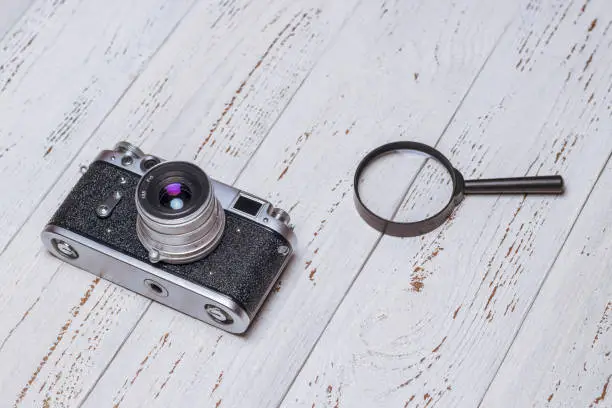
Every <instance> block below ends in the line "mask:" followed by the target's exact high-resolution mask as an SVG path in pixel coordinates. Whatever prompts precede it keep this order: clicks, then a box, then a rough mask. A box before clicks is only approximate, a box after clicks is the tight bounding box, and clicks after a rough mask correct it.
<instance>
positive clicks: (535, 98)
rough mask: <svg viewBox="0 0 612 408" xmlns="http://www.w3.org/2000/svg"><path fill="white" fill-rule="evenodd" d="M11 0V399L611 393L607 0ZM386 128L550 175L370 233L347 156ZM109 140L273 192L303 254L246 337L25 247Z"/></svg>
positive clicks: (1, 62) (458, 157)
mask: <svg viewBox="0 0 612 408" xmlns="http://www.w3.org/2000/svg"><path fill="white" fill-rule="evenodd" d="M4 3H7V4H8V3H9V2H0V7H1V8H0V14H2V13H1V12H2V11H3V9H6V11H7V13H6V14H2V15H3V17H2V18H0V33H2V31H1V30H2V29H3V24H4V26H6V27H7V28H6V35H4V37H1V36H0V38H2V39H1V40H0V41H1V42H0V66H2V68H0V108H1V109H0V147H2V149H3V152H2V153H0V169H1V171H2V174H3V176H5V177H9V178H10V179H11V180H12V182H11V186H12V189H13V190H12V194H11V195H4V196H2V197H0V200H1V202H2V207H1V209H0V226H1V227H2V229H3V231H4V232H5V233H4V234H3V235H2V237H0V248H3V249H2V253H1V254H0V261H1V262H0V265H1V266H0V282H1V283H2V285H3V287H5V288H8V289H6V290H4V291H3V292H2V293H0V316H1V320H2V323H3V324H2V325H0V360H1V361H2V362H3V365H2V369H1V370H0V396H1V400H2V401H6V404H8V405H9V406H10V405H14V406H31V405H33V406H48V407H53V406H79V405H83V406H86V407H97V406H120V407H131V406H193V405H198V406H200V405H203V406H212V407H217V408H218V407H235V406H244V407H250V406H253V407H261V406H277V405H279V404H282V405H283V406H308V407H310V406H312V405H313V404H314V405H315V406H349V407H361V406H363V407H366V406H367V407H370V406H385V407H386V406H400V407H401V406H417V405H418V406H421V407H422V406H430V407H431V406H475V405H478V403H479V402H481V401H482V400H483V398H484V403H483V406H506V405H508V406H514V405H516V406H524V405H530V404H531V403H533V404H536V405H538V404H539V405H546V404H549V405H550V406H555V405H556V406H568V404H570V403H574V402H575V403H576V404H577V405H578V406H580V405H581V404H586V405H588V404H595V403H596V402H597V403H598V405H599V406H605V404H607V403H609V398H610V397H607V399H606V389H607V388H605V387H606V385H605V384H608V383H607V382H606V381H609V375H610V374H611V373H610V355H609V352H610V349H612V345H611V342H612V339H611V338H610V335H609V328H610V320H609V317H608V316H609V313H610V311H609V310H608V309H606V307H607V305H608V303H606V302H609V301H610V300H611V298H610V291H609V288H610V282H609V279H608V276H606V275H609V273H608V274H606V272H609V271H610V263H609V261H608V260H607V259H606V253H607V254H608V255H609V248H610V241H611V240H612V239H611V238H610V236H611V235H610V231H611V230H612V226H611V225H610V222H611V221H612V220H611V219H610V217H609V216H608V215H609V211H608V213H606V210H609V208H610V193H609V186H610V175H609V174H610V165H608V167H607V168H606V170H605V171H604V170H603V169H604V168H605V167H604V166H605V165H606V162H609V158H610V152H611V151H612V138H610V136H609V135H610V132H611V131H612V129H611V122H610V95H609V92H610V83H612V81H611V78H612V69H611V68H610V66H612V64H611V63H612V54H611V53H610V49H609V48H610V46H611V43H612V32H609V28H610V24H611V23H610V22H611V21H612V8H611V7H610V5H608V4H607V2H606V0H592V1H587V2H586V3H584V4H583V3H576V2H569V1H553V0H548V1H539V2H531V1H513V2H499V3H496V4H491V2H487V1H485V0H479V1H469V0H462V1H457V2H455V3H453V4H446V3H444V4H442V3H439V4H433V3H434V2H428V1H424V0H423V1H411V2H402V1H397V2H389V1H376V2H359V1H357V0H352V1H342V2H328V1H324V0H319V1H295V0H291V1H290V0H269V1H248V0H231V1H229V0H228V1H223V2H216V1H201V2H195V3H194V2H191V1H182V2H163V1H156V2H144V1H133V2H130V3H126V2H103V3H102V2H95V1H83V2H80V3H77V2H71V1H66V2H43V1H38V2H34V3H33V4H32V5H31V6H30V5H29V3H27V2H21V4H19V5H18V4H17V3H18V2H10V3H11V4H10V5H5V4H4ZM19 10H22V12H24V13H25V14H23V16H21V17H20V14H21V13H20V12H19ZM9 15H10V16H12V17H10V18H9ZM4 21H6V23H3V22H4ZM11 24H13V25H12V27H11V28H9V26H11ZM399 138H401V139H412V140H418V141H423V142H427V143H429V144H432V145H434V144H436V145H437V146H438V148H439V149H441V150H442V151H443V152H445V153H447V154H448V156H449V157H451V158H452V161H453V163H455V165H456V167H457V168H459V169H460V170H461V171H462V172H464V174H465V175H466V176H470V177H480V176H483V175H485V176H508V175H522V174H529V175H533V174H545V173H560V174H563V176H564V177H565V179H566V182H567V184H568V191H567V193H566V195H565V196H564V197H562V198H551V197H506V198H498V197H469V198H468V199H466V201H465V202H464V203H463V204H462V205H461V207H460V208H459V209H458V210H457V211H456V213H455V214H454V216H453V217H452V219H451V220H450V221H449V222H447V223H446V224H445V225H444V226H443V227H442V229H441V230H439V231H436V232H434V233H432V234H429V235H427V236H425V237H423V238H422V239H421V238H417V239H397V238H388V237H384V238H382V239H381V237H380V236H379V234H378V233H376V232H375V231H373V230H371V229H369V228H368V227H367V226H366V225H365V224H364V223H363V222H362V221H361V220H360V219H359V217H358V216H357V215H356V213H355V211H354V208H353V204H352V196H351V188H352V185H351V183H352V172H353V171H354V167H355V165H356V163H357V161H358V160H359V158H360V157H361V156H362V155H363V154H364V153H365V152H367V151H368V150H370V149H371V148H372V147H374V146H377V145H379V144H381V143H384V142H386V141H390V140H396V139H399ZM122 139H127V140H130V141H132V142H133V143H137V144H140V145H141V147H142V148H143V149H144V150H145V151H150V152H152V153H156V154H159V155H161V156H164V157H165V158H168V159H172V158H180V159H186V160H194V161H195V162H197V163H198V164H200V165H201V166H203V167H204V168H205V169H206V170H207V172H208V173H209V174H210V175H211V176H212V177H215V178H218V179H220V180H222V181H225V182H228V183H235V185H236V186H238V187H240V188H243V189H245V190H248V191H252V192H253V193H256V194H258V195H260V196H264V197H266V198H268V199H270V200H271V201H273V202H275V203H277V204H279V205H281V206H283V207H284V208H286V209H289V210H291V211H290V212H291V215H292V219H293V223H294V224H295V225H296V232H297V235H298V238H299V248H298V251H297V255H296V256H295V258H294V260H293V262H292V263H291V265H290V267H289V268H288V270H287V271H286V272H285V273H284V274H283V276H282V277H281V280H280V281H279V283H278V284H277V287H276V289H275V290H274V292H273V293H272V295H271V297H270V299H269V301H268V302H267V303H266V304H265V305H264V309H263V310H262V311H261V313H260V314H259V316H258V318H257V321H256V322H255V323H254V326H253V327H252V329H251V330H250V331H249V332H248V333H247V334H246V335H245V336H242V337H238V336H233V335H229V334H225V333H223V332H221V331H219V330H217V329H215V328H212V327H210V326H208V325H206V324H204V323H201V322H198V321H195V320H193V319H191V318H189V317H186V316H184V315H181V314H180V313H177V312H176V311H173V310H170V309H168V308H165V307H163V306H160V305H158V304H155V303H151V302H149V301H148V300H147V299H145V298H143V297H140V296H138V295H135V294H133V293H131V292H129V291H127V290H124V289H122V288H120V287H117V286H115V285H112V284H109V283H107V282H105V281H100V280H97V279H94V278H93V277H92V276H91V275H89V274H87V273H85V272H83V271H80V270H78V269H76V268H73V267H70V266H68V265H65V264H63V263H62V262H61V261H59V260H57V259H55V258H53V257H51V256H50V255H49V254H47V253H46V252H45V251H44V250H43V248H42V245H41V244H40V242H39V237H38V234H39V232H40V229H41V228H42V226H43V225H44V224H45V222H46V220H47V219H48V218H49V217H50V215H51V214H52V213H53V211H54V210H55V208H57V206H58V205H59V203H60V202H61V201H62V199H63V197H64V196H65V195H66V193H67V192H68V190H69V189H70V188H71V186H72V185H73V184H74V183H75V181H76V180H77V179H78V177H79V174H80V173H79V169H80V167H81V166H82V165H86V164H87V163H88V162H89V161H90V160H91V158H92V157H94V156H95V154H96V153H97V152H98V151H99V150H100V149H103V148H108V147H110V146H112V145H113V144H114V143H115V142H117V141H118V140H122ZM602 171H603V174H602ZM600 175H601V176H600ZM398 176H401V175H398ZM390 181H391V180H390ZM606 186H607V187H606ZM426 188H427V186H426V185H425V184H423V185H421V184H420V183H419V184H417V185H416V188H415V189H414V190H413V192H412V193H411V194H414V195H412V196H410V197H408V201H410V202H411V201H412V199H414V198H415V197H416V196H418V195H419V194H423V193H424V191H425V189H426ZM434 193H435V192H434ZM598 197H600V198H598ZM396 199H397V203H398V205H399V204H400V201H401V200H402V197H401V196H398V197H396ZM591 202H593V203H591ZM402 208H403V210H400V211H405V210H406V208H407V207H406V205H403V206H402ZM598 213H599V214H601V213H603V214H604V216H601V219H602V220H603V221H601V223H602V224H601V225H597V224H596V223H595V221H596V219H597V218H598V216H597V215H596V214H598ZM605 214H607V215H605ZM604 228H607V229H604ZM585 234H587V235H588V236H589V237H590V239H591V240H592V241H589V242H588V243H587V244H586V246H585V242H584V235H585ZM568 237H569V238H568ZM589 245H590V246H591V247H592V249H591V250H590V252H589V249H588V248H587V247H589ZM589 248H590V247H589ZM582 250H584V251H586V252H585V253H584V254H581V255H580V256H579V257H578V255H577V254H578V253H579V252H580V251H582ZM606 251H607V252H606ZM588 253H590V254H591V256H590V257H589V256H587V255H585V254H588ZM585 256H586V259H583V258H584V257H585ZM585 262H587V263H585ZM577 265H583V266H584V265H587V266H586V267H585V271H584V279H587V278H588V279H589V282H588V285H584V287H583V288H582V290H581V291H580V292H579V293H574V295H573V296H574V297H575V298H576V303H575V304H573V305H572V307H570V305H569V304H568V303H567V299H566V298H567V294H568V293H570V292H571V291H572V289H575V287H576V285H577V283H576V282H578V280H576V281H574V283H571V282H568V281H567V280H566V279H567V278H566V277H565V276H567V275H568V274H570V275H571V274H572V272H575V271H576V269H577V268H578V266H577ZM586 269H589V270H592V272H591V273H590V272H589V271H587V270H586ZM547 276H548V279H547V278H546V277H547ZM556 276H559V277H557V278H556ZM578 276H583V275H577V276H576V277H575V279H578ZM589 287H592V288H600V289H601V290H600V291H599V292H597V293H596V295H592V294H591V291H590V290H588V288H589ZM540 289H541V290H540ZM606 289H607V290H606ZM532 304H533V305H534V307H533V308H532V307H531V305H532ZM599 309H601V310H599ZM560 310H566V311H567V313H568V314H567V315H566V314H563V313H559V311H560ZM602 313H603V315H602ZM551 314H552V315H553V316H551ZM584 319H587V320H586V321H585V320H584ZM542 320H544V321H547V322H548V323H547V325H543V324H542V323H541V322H542ZM560 322H564V323H569V322H574V326H569V325H568V326H567V327H565V330H560V331H558V332H557V331H556V329H557V328H558V326H559V325H560V324H561V323H560ZM523 323H524V324H523ZM583 326H584V327H583ZM521 327H522V329H521ZM593 330H595V334H592V333H591V332H592V331H593ZM517 333H518V335H517ZM585 333H587V334H588V336H587V335H585ZM594 335H597V340H596V341H595V342H594V343H593V344H591V342H593V338H594V337H593V336H594ZM559 336H562V339H560V338H559ZM515 337H516V342H515V343H514V345H513V341H514V340H515ZM560 340H561V341H560ZM553 345H554V346H555V347H553ZM592 346H593V347H592ZM508 350H510V351H509V352H508ZM575 350H581V351H579V352H576V351H575ZM543 351H544V352H543ZM506 353H508V355H507V357H506ZM572 353H573V354H572ZM606 353H608V354H607V355H606ZM583 361H586V362H587V366H586V371H580V370H582V369H583V367H582V362H583ZM500 366H501V369H500ZM551 367H554V368H551ZM538 369H539V370H541V371H538ZM498 370H499V371H498ZM553 377H554V378H553ZM559 380H560V381H561V383H560V384H557V381H559ZM527 382H528V384H527ZM547 387H548V388H547ZM551 387H553V388H554V393H553V391H552V390H551ZM572 387H574V388H572ZM577 387H581V388H580V389H579V390H578V388H577ZM487 390H488V391H487ZM523 390H525V392H524V394H521V393H522V392H523ZM549 390H551V391H549ZM574 393H575V394H574ZM517 394H521V395H520V397H519V396H517ZM551 394H554V395H553V398H551V399H550V400H548V398H549V396H550V395H551ZM572 398H573V399H572ZM597 398H599V399H597Z"/></svg>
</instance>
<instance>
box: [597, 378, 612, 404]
mask: <svg viewBox="0 0 612 408" xmlns="http://www.w3.org/2000/svg"><path fill="white" fill-rule="evenodd" d="M610 378H612V375H609V376H608V379H607V380H606V383H605V384H604V386H603V390H601V395H599V396H598V397H597V398H595V400H594V401H593V403H594V404H596V405H597V404H599V403H600V402H601V401H603V400H604V399H605V398H606V394H607V393H608V385H610Z"/></svg>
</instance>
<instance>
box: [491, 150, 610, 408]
mask: <svg viewBox="0 0 612 408" xmlns="http://www.w3.org/2000/svg"><path fill="white" fill-rule="evenodd" d="M610 191H612V161H609V162H608V165H607V166H606V168H605V170H604V172H603V174H602V175H601V176H600V179H599V181H598V182H597V184H596V186H595V189H594V191H593V193H592V194H591V197H590V198H589V201H588V202H587V203H586V206H585V208H584V210H583V211H582V214H581V216H580V218H579V219H578V222H577V223H576V225H575V227H574V229H573V231H572V233H571V235H570V237H569V238H568V240H567V242H566V243H565V245H564V246H563V250H562V252H561V254H560V255H559V258H558V259H557V261H556V262H555V265H554V267H553V268H552V270H551V272H550V274H549V276H548V278H547V280H546V282H545V285H544V287H543V288H542V291H541V293H540V294H539V296H538V297H537V299H536V301H535V303H534V305H533V307H532V309H531V311H530V313H529V314H528V315H527V317H526V319H525V323H524V324H523V327H522V328H521V331H520V332H519V335H518V337H517V339H516V340H515V341H514V343H513V344H512V348H511V349H510V353H509V354H508V357H507V358H506V359H505V361H504V364H503V365H502V367H501V369H500V371H499V373H498V375H497V377H496V378H495V381H493V384H492V385H491V388H490V389H489V392H488V393H487V394H486V396H485V399H484V401H483V404H482V405H483V406H485V407H495V406H516V407H524V406H538V407H605V406H610V405H611V404H612V402H611V401H612V395H611V394H612V388H610V387H611V385H610V379H611V377H612V330H611V328H612V274H610V271H612V233H611V231H612V194H610Z"/></svg>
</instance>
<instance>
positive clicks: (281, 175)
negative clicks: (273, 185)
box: [278, 166, 289, 180]
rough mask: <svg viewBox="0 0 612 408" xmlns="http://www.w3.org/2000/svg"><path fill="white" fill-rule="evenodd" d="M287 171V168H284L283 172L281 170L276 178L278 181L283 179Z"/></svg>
mask: <svg viewBox="0 0 612 408" xmlns="http://www.w3.org/2000/svg"><path fill="white" fill-rule="evenodd" d="M288 171H289V166H287V167H285V170H283V171H282V172H281V174H280V176H278V180H280V179H282V178H283V177H285V174H287V172H288Z"/></svg>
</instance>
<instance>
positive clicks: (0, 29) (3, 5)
mask: <svg viewBox="0 0 612 408" xmlns="http://www.w3.org/2000/svg"><path fill="white" fill-rule="evenodd" d="M33 2H34V0H0V10H2V12H1V13H0V38H2V37H4V35H5V34H6V33H7V32H8V31H9V30H10V29H11V27H13V25H14V24H15V22H17V21H18V20H19V19H20V18H21V16H22V15H23V14H24V13H25V11H26V10H27V9H28V7H30V5H31V4H32V3H33Z"/></svg>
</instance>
